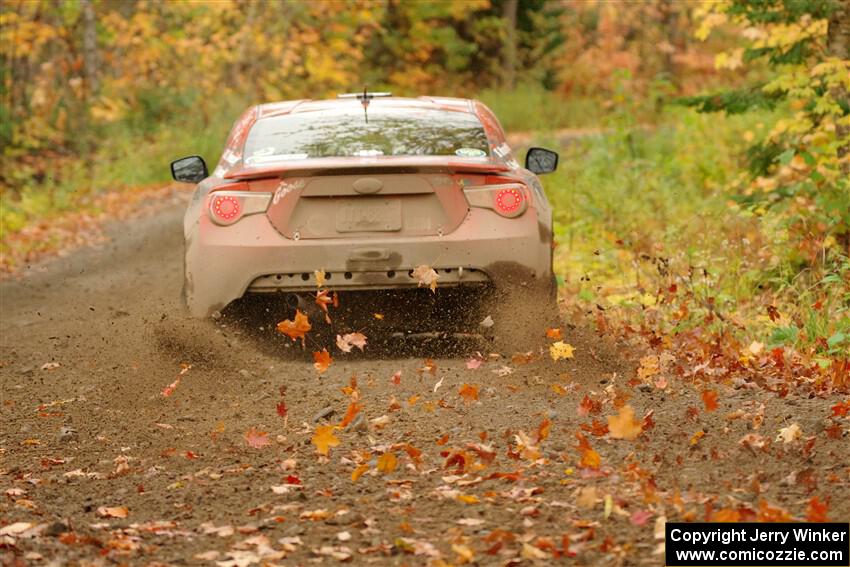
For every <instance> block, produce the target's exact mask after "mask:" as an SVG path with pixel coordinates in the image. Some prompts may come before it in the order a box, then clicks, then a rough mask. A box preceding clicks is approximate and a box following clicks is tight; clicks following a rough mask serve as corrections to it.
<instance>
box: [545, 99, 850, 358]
mask: <svg viewBox="0 0 850 567" xmlns="http://www.w3.org/2000/svg"><path fill="white" fill-rule="evenodd" d="M784 112H785V110H784V109H782V108H780V109H777V110H776V111H774V112H765V111H761V112H754V113H749V114H745V115H737V116H729V117H724V116H707V115H700V114H693V113H691V112H688V111H687V110H685V109H680V108H675V107H674V108H671V109H670V110H668V111H667V112H666V113H664V114H663V115H662V116H661V123H660V124H659V126H658V127H657V128H656V129H651V130H646V129H642V128H637V129H636V128H633V127H624V128H620V129H616V130H615V131H614V132H613V133H612V134H611V135H608V136H594V137H589V138H585V139H582V140H579V141H576V142H574V143H572V144H570V145H569V146H567V147H564V148H563V149H562V156H561V157H562V159H561V162H560V163H561V165H560V169H559V171H558V172H557V173H556V174H554V175H553V176H552V177H550V178H548V179H546V180H545V185H546V187H547V192H548V194H549V196H550V200H551V201H552V204H553V207H554V210H555V219H556V233H557V240H558V248H557V249H556V271H557V272H558V273H559V274H561V275H563V277H564V280H565V285H566V287H567V289H568V291H569V293H568V295H569V296H570V297H575V298H577V300H578V302H579V303H580V304H582V305H586V306H587V307H588V308H589V309H596V307H595V306H596V305H599V306H600V307H602V308H606V309H608V310H609V312H610V311H611V310H613V311H616V312H620V313H622V314H623V315H624V317H626V319H627V320H628V321H630V322H632V323H634V324H639V323H640V322H641V321H642V320H643V318H644V317H646V316H647V309H649V308H652V309H660V306H659V305H658V294H659V293H660V290H668V289H670V288H671V286H677V287H678V288H679V293H680V294H681V295H684V296H687V298H688V301H689V304H688V309H687V310H686V312H683V313H679V312H678V311H676V310H674V309H672V308H670V310H669V311H667V312H664V314H663V317H662V318H661V322H660V323H659V324H660V325H662V327H663V328H665V329H666V330H667V331H669V332H679V331H682V330H685V329H689V328H694V327H705V328H706V330H712V331H714V332H717V333H727V332H731V333H733V334H737V335H740V336H741V338H746V339H747V340H758V341H761V342H764V343H770V344H773V343H775V344H783V345H787V346H793V347H796V348H801V349H802V348H811V349H815V350H816V351H817V352H820V353H822V354H823V356H839V354H840V352H839V351H840V350H841V349H842V348H846V346H847V345H846V339H845V338H844V337H846V336H847V334H848V332H850V285H848V284H849V283H850V260H848V257H847V254H846V253H842V251H841V248H840V246H839V245H838V244H836V243H833V244H832V245H830V246H828V247H827V248H826V249H823V250H822V251H823V252H825V253H827V255H828V258H829V261H828V262H826V263H825V264H823V265H822V266H821V267H820V269H818V270H813V269H811V268H808V269H807V270H806V271H805V272H802V273H801V271H800V267H799V264H798V260H797V259H795V257H794V255H793V254H789V253H788V247H789V243H793V242H795V237H794V232H793V231H794V230H795V224H794V223H788V222H787V217H786V214H785V213H784V212H783V211H781V210H780V209H776V210H765V209H761V208H760V205H755V206H750V205H748V204H746V203H744V204H737V203H735V201H734V200H733V199H732V198H731V197H735V193H734V185H733V181H734V180H735V178H736V177H737V175H738V174H737V171H738V169H739V167H740V164H741V158H740V155H739V147H740V143H739V141H740V140H741V139H743V138H747V137H750V136H754V135H757V134H758V133H763V132H764V131H765V130H766V126H764V125H765V124H769V123H770V122H772V121H773V120H776V118H777V117H778V116H781V115H782V114H783V113H784ZM844 202H845V203H846V200H845V201H844ZM766 306H775V307H776V308H777V309H778V311H779V312H780V313H781V318H780V319H778V320H776V321H772V320H771V319H770V318H769V317H767V316H766V311H765V309H766ZM676 307H677V309H678V304H676ZM707 320H708V321H711V322H710V323H707V322H706V321H707ZM795 328H796V329H797V330H796V331H794V330H793V329H795ZM830 339H831V342H830Z"/></svg>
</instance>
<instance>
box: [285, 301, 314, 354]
mask: <svg viewBox="0 0 850 567" xmlns="http://www.w3.org/2000/svg"><path fill="white" fill-rule="evenodd" d="M312 328H313V327H312V326H311V325H310V320H309V319H308V318H307V316H306V315H305V314H304V313H301V311H300V310H298V309H296V310H295V320H294V321H291V320H289V319H286V320H284V321H281V322H280V323H278V324H277V330H278V331H280V332H281V333H283V334H284V335H286V336H288V337H289V338H290V339H292V340H293V341H294V340H297V339H301V345H302V346H303V345H304V344H305V336H306V334H307V332H308V331H309V330H310V329H312Z"/></svg>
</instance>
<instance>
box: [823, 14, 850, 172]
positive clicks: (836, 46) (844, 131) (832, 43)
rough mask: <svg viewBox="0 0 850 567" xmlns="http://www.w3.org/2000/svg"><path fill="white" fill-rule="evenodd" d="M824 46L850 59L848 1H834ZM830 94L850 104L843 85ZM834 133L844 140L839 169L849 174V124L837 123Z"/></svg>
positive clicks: (840, 151)
mask: <svg viewBox="0 0 850 567" xmlns="http://www.w3.org/2000/svg"><path fill="white" fill-rule="evenodd" d="M826 47H827V50H828V51H829V54H830V55H831V56H833V57H838V58H839V59H843V60H844V61H845V62H846V61H847V60H848V59H850V3H848V2H846V1H844V2H836V3H835V10H834V11H833V12H832V14H830V16H829V31H828V32H827V36H826ZM832 96H833V97H835V99H836V100H839V101H840V100H843V101H844V104H845V106H846V105H847V104H850V96H848V93H847V89H846V88H844V86H843V85H839V86H837V87H834V88H833V89H832ZM835 134H836V136H838V139H839V140H846V141H845V143H844V144H842V145H841V146H839V148H838V158H839V159H844V160H845V161H844V162H842V164H841V171H842V172H843V173H845V174H850V160H847V159H846V158H847V156H848V154H850V126H847V125H843V124H842V125H839V126H838V127H837V128H836V129H835Z"/></svg>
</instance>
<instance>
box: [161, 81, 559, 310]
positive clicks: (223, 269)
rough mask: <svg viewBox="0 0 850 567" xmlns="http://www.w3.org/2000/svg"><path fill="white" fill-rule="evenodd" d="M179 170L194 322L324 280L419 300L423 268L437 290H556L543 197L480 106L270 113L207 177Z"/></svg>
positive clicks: (284, 105)
mask: <svg viewBox="0 0 850 567" xmlns="http://www.w3.org/2000/svg"><path fill="white" fill-rule="evenodd" d="M534 151H538V152H541V153H538V154H535V155H536V156H537V157H538V158H541V160H540V161H541V162H542V163H543V165H542V166H539V167H537V169H538V170H539V171H540V172H545V171H551V170H553V169H554V167H555V165H556V164H557V155H556V154H554V153H553V152H548V151H547V150H542V149H533V150H532V152H534ZM529 158H532V154H531V153H530V154H529ZM547 160H548V161H547ZM552 160H554V162H553V161H552ZM526 165H527V166H529V164H528V163H527V164H526ZM530 167H532V169H534V168H535V165H534V164H532V165H530ZM172 173H173V175H174V177H175V179H177V180H180V181H195V182H198V181H199V182H198V184H197V187H196V189H195V191H194V194H193V195H192V199H191V202H190V204H189V207H188V209H187V211H186V215H185V220H184V235H185V242H186V256H185V287H184V294H185V299H186V303H187V305H188V307H189V311H190V313H191V314H192V315H193V316H197V317H204V316H208V315H210V314H212V313H214V312H215V311H217V310H221V309H223V308H224V307H225V306H226V305H227V304H229V303H230V302H232V301H233V300H235V299H237V298H240V297H242V296H243V295H245V294H249V293H274V292H306V291H315V290H316V287H317V285H316V284H317V282H316V279H315V278H316V276H315V272H316V271H323V272H324V274H325V280H326V281H325V285H326V286H327V287H328V288H330V289H334V290H378V289H394V288H406V287H413V288H415V287H417V286H418V285H419V284H420V283H421V282H420V280H419V279H418V278H417V277H416V276H415V275H414V273H413V272H414V270H415V269H416V268H417V267H418V266H422V265H427V266H429V267H431V268H433V269H434V270H436V272H437V274H438V276H439V278H438V286H439V287H446V286H466V285H470V286H472V285H487V284H491V285H495V286H503V285H504V286H508V285H510V286H514V287H517V286H518V287H519V288H521V289H527V290H528V291H531V290H545V292H546V293H548V292H549V291H550V290H551V286H552V285H553V276H552V213H551V209H550V206H549V203H548V201H547V199H546V196H545V194H544V192H543V188H542V186H541V184H540V181H539V180H538V178H537V176H536V175H535V174H534V173H532V171H530V170H529V169H526V168H525V167H522V166H521V165H520V164H519V163H518V162H517V160H516V159H515V157H514V155H513V153H512V151H511V148H510V147H509V146H508V144H507V142H506V140H505V134H504V131H503V130H502V128H501V126H500V125H499V122H498V120H497V119H496V117H495V116H494V115H493V113H492V112H491V111H490V110H489V109H488V108H487V107H486V106H485V105H483V104H482V103H480V102H478V101H474V100H466V99H454V98H434V97H419V98H398V97H387V98H374V99H371V97H369V98H368V99H364V97H362V96H361V97H359V98H357V97H352V98H339V99H335V100H321V101H310V100H304V101H287V102H280V103H274V104H263V105H259V106H255V107H252V108H250V109H248V110H247V111H246V112H245V113H244V114H243V115H242V117H241V118H240V119H239V120H238V121H237V122H236V124H235V125H234V127H233V129H232V131H231V132H230V135H229V137H228V139H227V143H226V147H225V149H224V152H223V154H222V156H221V159H220V161H219V163H218V165H217V167H216V168H215V170H214V171H213V172H212V174H211V175H208V174H207V170H206V165H205V164H203V161H202V160H201V159H200V158H198V157H197V156H191V157H189V158H183V159H181V160H177V161H175V162H174V163H173V164H172Z"/></svg>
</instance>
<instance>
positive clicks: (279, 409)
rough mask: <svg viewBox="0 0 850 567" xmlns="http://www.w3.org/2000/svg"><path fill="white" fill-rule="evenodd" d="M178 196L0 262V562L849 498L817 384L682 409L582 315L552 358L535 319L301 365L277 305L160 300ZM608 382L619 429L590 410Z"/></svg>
mask: <svg viewBox="0 0 850 567" xmlns="http://www.w3.org/2000/svg"><path fill="white" fill-rule="evenodd" d="M181 217H182V210H171V211H168V212H160V213H159V214H157V215H155V216H149V217H146V218H143V219H137V220H134V221H128V222H126V223H122V224H121V225H120V226H112V227H110V228H109V234H110V236H111V241H110V243H109V244H108V245H105V246H103V247H101V248H90V249H85V250H79V251H76V252H74V253H72V254H70V255H69V256H67V257H64V258H59V259H54V260H51V261H48V262H46V263H43V264H40V265H37V266H32V267H30V269H29V270H28V273H27V274H26V275H25V276H24V277H22V278H19V279H14V280H7V281H5V282H2V283H0V299H1V300H2V306H0V309H2V321H0V334H2V349H0V386H2V388H0V392H2V403H0V420H1V421H0V490H2V491H3V492H4V494H3V495H0V558H2V559H3V560H4V564H5V563H6V562H8V563H9V564H15V565H17V564H21V565H27V564H33V565H40V564H54V565H66V564H80V565H92V564H95V565H97V564H104V565H106V564H116V563H117V564H133V565H136V564H139V565H144V564H156V565H161V564H173V565H186V564H192V565H195V564H197V565H216V564H219V565H223V566H227V565H252V564H267V565H301V564H313V563H323V564H336V563H338V562H341V561H348V562H351V563H353V564H358V565H359V564H367V563H376V564H393V565H403V564H406V565H418V564H426V563H429V562H433V563H434V564H439V562H440V561H445V562H446V563H448V564H460V563H477V564H519V563H528V564H533V563H536V562H537V563H546V562H550V561H552V560H553V559H556V558H563V557H575V559H574V560H572V561H577V562H578V563H579V564H594V565H598V564H618V565H637V564H646V565H659V564H661V563H662V559H661V558H660V557H659V556H658V555H657V553H659V549H661V548H660V547H659V545H662V542H661V541H660V540H659V539H657V537H656V533H657V528H658V526H663V521H664V519H665V518H667V519H670V520H673V519H675V520H681V519H692V520H704V519H706V517H711V515H712V514H716V513H718V512H720V511H723V513H726V514H733V513H736V514H738V515H739V516H738V517H739V518H740V519H749V518H751V517H754V515H759V514H760V515H761V516H760V517H762V518H763V517H765V516H766V515H768V514H770V513H772V512H775V513H777V514H778V513H779V512H777V510H779V509H782V510H784V511H786V512H787V513H788V514H790V515H792V516H793V517H796V518H804V517H805V516H806V513H807V508H808V506H809V502H810V500H811V498H812V497H813V496H819V498H820V499H822V500H826V499H827V498H830V497H831V499H830V505H829V506H830V507H829V516H830V518H831V519H834V520H836V521H837V520H846V519H848V518H850V509H849V508H848V506H850V504H848V502H850V498H848V495H850V489H848V486H849V485H848V483H850V456H848V455H850V450H848V437H847V431H846V429H847V428H848V427H847V423H846V421H845V422H844V424H843V425H842V427H843V429H839V434H838V436H837V437H835V429H832V430H831V431H832V434H831V435H829V434H827V431H826V428H827V427H828V426H830V425H831V422H830V421H829V420H828V419H827V418H828V416H829V415H830V414H831V412H830V407H831V406H832V405H833V404H835V403H836V401H837V400H822V399H803V398H799V397H795V396H794V395H793V394H792V395H789V396H788V397H786V398H778V397H777V396H775V395H773V394H770V393H768V392H765V391H762V390H760V389H758V388H749V387H741V386H740V385H738V387H732V385H718V386H717V387H716V388H717V391H718V394H719V395H718V402H719V408H718V409H717V410H715V411H707V410H706V408H704V406H703V401H702V400H701V398H700V394H701V391H702V388H701V387H696V386H695V385H693V384H690V383H688V382H687V381H683V380H682V379H680V378H678V377H675V376H671V378H670V380H669V382H670V383H669V385H668V386H667V387H666V388H664V389H659V388H657V387H655V386H653V385H651V384H650V385H647V384H639V383H638V382H639V381H637V380H633V379H634V378H635V371H634V369H635V366H636V364H635V363H633V362H632V361H633V360H636V357H637V356H639V353H631V354H630V352H631V351H629V350H628V348H627V347H628V345H624V344H616V343H614V342H613V341H610V340H608V339H607V338H606V337H601V336H598V335H597V334H596V333H595V332H594V331H592V330H590V329H589V328H585V325H584V324H583V323H582V322H581V321H571V322H565V323H563V324H562V325H561V329H562V331H563V340H564V341H565V342H567V343H569V344H571V345H573V346H574V347H575V357H574V358H572V359H568V360H559V361H553V360H552V359H551V357H550V356H549V352H548V345H547V343H551V342H552V340H553V339H547V338H546V336H545V331H546V325H545V324H544V322H543V321H541V322H540V328H539V330H538V333H539V337H540V341H539V342H540V348H539V349H537V350H535V351H532V352H531V354H523V353H519V354H517V353H512V352H502V353H489V352H487V348H486V346H487V345H486V344H485V345H483V346H482V345H475V344H468V345H455V347H454V348H452V349H449V350H446V349H445V348H442V347H440V348H439V349H438V350H436V351H435V352H430V349H431V348H432V346H433V345H431V346H429V345H428V344H425V345H410V344H405V341H404V340H401V341H396V342H395V343H393V342H392V341H390V342H387V343H386V344H383V345H382V346H381V348H373V347H372V344H371V343H368V344H367V346H366V349H365V352H364V353H363V354H359V353H358V354H344V353H342V352H340V351H339V350H335V349H331V350H332V352H331V354H332V355H333V357H334V362H333V363H332V364H331V366H330V368H329V369H328V370H327V372H324V373H322V374H319V373H318V371H317V369H316V368H314V366H313V363H312V359H311V357H310V353H309V352H307V353H302V352H301V350H300V346H299V345H298V344H293V343H291V342H290V341H289V339H287V338H285V337H283V336H279V335H275V332H274V331H273V330H272V326H273V324H274V323H275V322H276V321H277V320H281V319H284V318H287V317H291V315H292V313H286V312H280V313H275V312H272V311H271V310H265V309H261V310H259V312H258V310H257V309H253V311H252V310H251V309H246V310H244V311H243V312H239V311H238V310H237V311H236V312H232V313H225V316H224V317H222V318H221V319H219V320H218V321H211V320H210V321H193V320H188V319H186V318H185V316H184V315H183V311H182V309H181V308H180V301H179V292H180V285H181V279H182V274H181V255H182V240H181V224H180V223H181ZM422 291H423V292H425V290H422ZM440 292H441V290H440V289H438V290H437V296H436V297H437V298H439V297H440ZM428 293H430V292H428ZM340 300H341V301H342V302H345V300H346V296H345V294H344V293H343V294H341V296H340ZM388 312H389V310H388ZM405 316H407V317H414V318H415V317H416V312H415V311H414V312H411V311H408V312H407V313H406V315H405ZM510 324H511V322H510V321H508V322H504V321H497V325H510ZM376 325H377V323H376ZM363 332H364V333H365V334H366V335H367V336H370V334H371V333H372V332H373V329H365V330H364V331H363ZM434 348H437V347H436V346H435V347H434ZM308 350H309V349H308ZM476 350H479V351H481V353H482V356H481V357H479V358H478V360H480V365H479V366H478V367H477V368H469V367H468V366H476V365H477V364H478V363H477V362H471V363H469V362H468V361H469V359H470V358H472V357H475V351H476ZM446 352H450V353H452V354H451V356H447V355H446V354H445V353H446ZM410 353H413V354H412V355H411V354H410ZM441 353H442V354H441ZM498 354H501V356H498ZM399 373H400V375H399ZM178 379H179V380H178ZM169 386H172V387H171V388H170V394H169V395H164V393H169ZM281 404H283V405H281ZM624 405H627V406H629V407H631V408H634V412H635V416H636V419H637V420H638V421H639V422H640V423H641V424H642V425H641V427H642V428H643V432H642V433H641V434H640V436H639V437H637V439H633V440H628V439H614V438H612V436H611V435H610V434H606V433H605V426H606V424H607V423H608V422H607V420H606V417H607V416H613V415H617V414H618V412H620V411H621V408H622V407H623V406H624ZM284 410H285V411H284ZM358 410H359V413H357V414H356V416H354V418H353V419H352V420H350V423H347V424H346V425H345V426H342V425H340V424H341V423H342V422H343V421H344V417H345V415H346V412H347V411H350V412H352V413H353V412H355V411H358ZM650 412H651V413H650ZM283 414H285V415H283ZM647 414H649V418H648V419H645V416H646V415H647ZM350 415H351V414H349V416H350ZM346 421H348V420H346ZM793 423H796V424H798V425H799V427H800V430H801V435H800V438H799V439H793V440H791V441H790V442H789V443H788V444H786V443H784V441H783V440H781V439H779V440H776V439H775V438H776V437H777V432H778V431H779V429H780V428H784V427H788V426H790V425H791V424H793ZM327 425H337V426H339V427H338V428H336V429H327V430H325V429H321V430H320V429H319V428H321V427H322V426H327ZM317 430H319V431H324V432H325V433H326V434H329V435H331V436H332V437H335V438H337V439H338V441H339V444H338V445H336V446H333V447H332V448H331V449H330V452H329V456H322V455H319V454H317V450H316V449H317V445H316V444H314V443H313V442H312V440H313V439H314V435H316V433H317ZM250 431H253V432H254V435H250V434H249V432H250ZM699 432H702V434H700V433H699ZM577 433H581V434H583V435H584V436H585V438H586V440H587V442H589V444H590V446H591V447H592V448H593V451H595V452H596V454H597V456H598V458H599V464H598V466H596V467H594V466H592V461H593V455H592V454H591V453H589V452H588V450H587V447H586V448H585V449H580V448H578V447H577V445H578V444H579V443H578V440H577ZM749 434H753V435H755V437H753V438H751V441H752V440H756V441H752V443H750V444H746V443H741V442H740V441H741V440H742V439H743V438H744V437H745V436H746V435H749ZM759 438H761V439H762V441H765V440H766V441H767V446H766V447H764V446H762V447H759V446H758V441H757V440H758V439H759ZM810 438H811V439H814V442H813V443H812V444H809V442H808V439H810ZM249 442H250V443H249ZM251 443H253V444H254V445H258V447H252V446H251ZM588 458H589V459H590V461H587V460H586V459H588ZM582 459H585V460H584V461H582ZM589 463H590V465H591V466H588V464H589ZM662 533H663V529H662Z"/></svg>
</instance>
